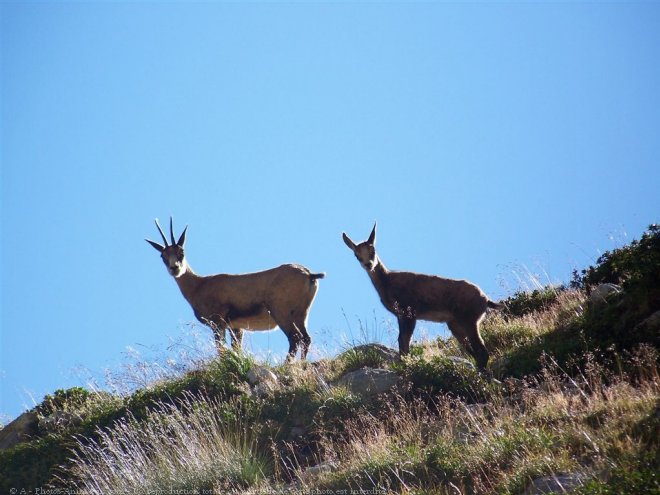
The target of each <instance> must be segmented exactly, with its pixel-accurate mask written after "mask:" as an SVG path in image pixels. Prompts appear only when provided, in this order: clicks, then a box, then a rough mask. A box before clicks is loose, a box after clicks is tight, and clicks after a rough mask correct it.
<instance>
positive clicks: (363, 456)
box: [0, 226, 660, 495]
mask: <svg viewBox="0 0 660 495" xmlns="http://www.w3.org/2000/svg"><path fill="white" fill-rule="evenodd" d="M659 237H660V232H659V231H658V229H657V227H655V226H652V227H651V228H650V229H649V231H648V232H647V233H645V234H644V236H643V237H642V239H641V240H640V241H635V242H634V243H632V244H631V245H629V246H626V247H624V248H622V249H621V250H615V251H613V252H611V253H606V254H605V255H603V257H601V259H600V260H599V262H598V264H597V265H596V266H595V267H591V268H590V269H588V270H585V271H584V272H583V273H582V275H579V274H576V276H575V278H574V281H573V283H572V287H571V288H564V287H561V288H556V287H547V288H545V289H543V290H539V291H534V292H531V293H518V294H514V295H513V296H512V297H511V298H509V299H508V300H507V306H508V311H505V312H501V313H492V314H490V315H489V316H488V317H487V319H486V320H485V321H484V324H483V328H482V334H483V337H484V340H485V343H486V346H487V348H488V349H489V350H490V351H491V355H492V362H491V365H490V368H491V372H492V374H493V377H494V379H493V378H491V377H487V376H484V375H481V374H479V373H478V372H476V371H475V370H474V368H473V367H472V366H469V365H466V364H464V362H462V361H460V360H456V359H450V358H449V356H459V357H465V358H466V357H468V356H466V355H465V354H464V353H463V351H462V349H461V348H460V347H459V346H458V344H457V343H456V342H455V341H454V340H453V339H448V340H443V339H438V340H436V341H432V342H426V343H424V344H423V345H417V346H414V347H413V349H412V352H411V355H410V356H408V357H407V358H406V359H404V360H402V361H400V362H390V361H389V360H388V359H387V358H386V357H384V356H383V355H382V354H381V353H379V352H376V351H374V350H373V349H370V348H361V349H349V350H348V351H347V352H345V353H344V354H342V355H340V356H337V357H335V358H333V359H328V360H322V361H320V362H317V363H293V364H290V365H285V366H280V367H269V366H266V365H258V364H257V363H255V362H254V360H253V359H252V358H251V357H249V356H245V355H236V354H233V353H227V354H226V355H225V356H224V357H223V358H221V359H215V360H213V361H211V362H208V363H205V364H203V365H200V366H198V367H197V368H196V369H195V370H193V371H189V372H186V373H183V374H182V375H181V376H179V377H178V378H175V379H168V380H165V381H161V382H158V383H155V384H153V385H152V386H150V387H147V388H144V389H140V390H137V391H135V392H134V393H132V394H130V395H126V396H117V395H112V394H107V393H91V392H88V391H86V390H84V389H81V388H75V389H70V390H67V391H58V392H56V393H55V394H53V395H52V396H48V397H46V399H45V400H44V401H43V402H42V404H40V405H39V406H38V407H37V408H35V412H37V414H39V415H40V416H42V417H44V418H51V419H52V418H55V417H57V418H61V421H59V422H53V421H51V422H50V423H48V422H42V423H41V424H42V426H40V432H39V435H38V436H37V438H35V439H34V440H32V441H30V442H28V443H24V444H19V445H17V446H15V447H13V448H11V449H8V450H5V451H0V493H9V491H10V489H11V488H17V489H19V491H20V490H21V489H26V490H29V489H32V490H35V489H37V488H45V487H47V486H49V485H50V486H53V487H59V488H78V489H79V490H82V491H84V492H88V493H99V494H100V493H103V494H106V493H156V492H164V493H167V492H169V491H172V490H183V491H185V492H187V493H209V492H216V493H227V492H230V493H231V492H234V493H249V492H252V493H263V492H270V493H273V492H282V493H284V492H302V493H310V492H314V491H315V490H326V491H328V492H333V491H334V492H337V491H339V490H345V489H353V490H366V491H369V490H371V493H420V494H421V493H438V494H450V493H451V494H456V493H461V494H468V493H469V494H493V493H499V494H512V495H513V494H520V493H523V492H524V490H525V489H526V487H527V486H528V485H529V484H530V482H531V481H532V480H534V479H536V478H539V477H543V476H550V475H558V474H561V473H572V474H573V475H575V476H577V477H579V478H580V479H581V486H580V487H579V488H576V490H575V492H574V493H577V494H579V495H600V494H615V493H616V494H626V493H627V494H638V493H645V494H646V493H651V494H653V493H660V481H659V480H658V476H657V472H658V470H659V468H660V456H659V455H658V453H659V449H658V439H659V438H660V394H659V389H660V379H659V376H658V366H657V364H658V332H657V328H656V330H655V331H654V330H653V329H652V328H649V327H648V326H645V325H644V324H641V322H642V321H644V320H645V319H646V318H647V317H648V316H649V315H650V314H652V313H653V312H655V311H657V310H658V309H660V302H659V301H658V300H657V294H658V290H657V289H658V285H657V284H660V282H659V281H658V280H657V277H658V276H660V242H658V238H659ZM656 268H657V269H658V270H657V271H655V269H656ZM601 282H610V283H618V284H620V285H622V286H623V287H624V291H623V292H622V293H621V294H618V295H615V296H614V297H613V298H612V299H610V300H608V304H607V305H606V306H604V307H603V306H601V307H600V308H596V307H595V306H594V305H592V304H590V303H589V295H588V294H589V291H590V289H591V288H592V287H593V286H594V285H597V284H598V283H601ZM257 366H261V367H267V368H269V369H271V371H273V372H274V374H275V375H276V376H277V379H278V380H277V382H278V385H277V386H276V387H273V388H271V389H267V390H265V391H263V392H262V393H256V392H255V390H254V389H253V388H252V389H251V387H250V385H249V383H248V372H249V370H250V369H252V368H255V367H257ZM363 366H367V367H378V368H388V369H389V370H390V371H393V372H395V373H397V374H398V375H399V376H400V377H401V385H400V386H399V387H397V388H396V389H394V390H393V391H392V392H391V393H390V394H386V395H384V396H379V397H362V396H359V395H356V394H354V393H351V392H350V391H349V390H347V389H346V388H342V387H333V386H330V385H331V384H332V383H334V382H336V380H337V379H338V378H339V377H341V376H342V375H343V374H344V373H346V372H349V371H353V370H357V369H360V368H362V367H363Z"/></svg>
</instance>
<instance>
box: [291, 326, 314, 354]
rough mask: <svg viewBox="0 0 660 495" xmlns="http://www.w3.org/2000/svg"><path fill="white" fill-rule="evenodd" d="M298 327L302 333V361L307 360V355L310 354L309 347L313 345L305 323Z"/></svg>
mask: <svg viewBox="0 0 660 495" xmlns="http://www.w3.org/2000/svg"><path fill="white" fill-rule="evenodd" d="M295 325H296V328H297V329H298V331H299V333H300V344H301V346H300V359H301V360H305V359H307V353H308V352H309V346H310V345H311V344H312V338H311V337H310V336H309V333H307V327H306V326H305V322H299V323H297V324H295Z"/></svg>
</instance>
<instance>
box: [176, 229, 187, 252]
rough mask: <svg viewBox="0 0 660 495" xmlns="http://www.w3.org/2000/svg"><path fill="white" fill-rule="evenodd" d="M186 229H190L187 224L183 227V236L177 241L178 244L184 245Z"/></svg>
mask: <svg viewBox="0 0 660 495" xmlns="http://www.w3.org/2000/svg"><path fill="white" fill-rule="evenodd" d="M186 230H188V226H187V225H186V228H185V229H183V232H181V237H179V240H178V241H176V245H177V246H179V247H183V245H184V244H185V243H186Z"/></svg>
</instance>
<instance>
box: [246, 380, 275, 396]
mask: <svg viewBox="0 0 660 495" xmlns="http://www.w3.org/2000/svg"><path fill="white" fill-rule="evenodd" d="M278 388H279V386H278V384H277V382H263V383H259V384H257V385H256V386H255V387H254V388H253V389H252V392H253V393H254V395H255V396H257V397H259V398H262V397H266V396H268V395H272V394H273V393H274V392H275V391H276V390H277V389H278Z"/></svg>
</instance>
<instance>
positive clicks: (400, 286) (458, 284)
mask: <svg viewBox="0 0 660 495" xmlns="http://www.w3.org/2000/svg"><path fill="white" fill-rule="evenodd" d="M342 236H343V238H344V242H345V243H346V245H347V246H348V247H349V248H350V249H351V250H352V251H353V253H354V254H355V257H356V258H357V259H358V261H359V262H360V264H361V265H362V267H363V268H364V269H365V270H366V271H367V273H368V275H369V278H370V279H371V282H372V283H373V284H374V287H375V288H376V291H377V292H378V295H379V296H380V300H381V302H382V303H383V305H384V306H385V308H387V310H388V311H390V312H392V313H393V314H394V315H395V316H396V317H397V319H398V322H399V353H400V354H401V355H405V354H407V353H408V351H409V350H410V339H411V337H412V334H413V331H414V330H415V324H416V323H417V320H426V321H435V322H438V323H447V326H448V327H449V330H451V333H452V334H453V335H454V337H456V339H457V340H458V341H459V342H460V343H461V344H462V345H463V347H465V349H466V350H467V351H468V352H469V353H470V354H471V355H472V356H473V357H474V359H475V360H476V362H477V366H478V367H479V369H485V368H486V364H487V363H488V351H487V350H486V346H484V341H483V340H482V338H481V335H479V323H480V322H481V320H482V319H483V317H484V315H485V313H486V308H494V309H500V308H502V307H503V306H501V305H500V304H497V303H494V302H493V301H491V300H489V299H488V297H487V296H486V295H485V294H484V293H483V292H482V291H481V289H479V287H477V286H476V285H474V284H472V283H470V282H468V281H466V280H452V279H449V278H442V277H437V276H434V275H423V274H420V273H412V272H398V271H390V270H388V269H387V268H386V267H385V265H383V263H382V261H381V260H380V258H379V257H378V255H377V254H376V248H375V246H376V225H375V224H374V228H373V230H372V231H371V235H370V236H369V239H367V240H366V241H364V242H362V243H360V244H357V245H356V244H355V243H354V242H353V241H352V240H351V239H350V238H349V237H348V236H347V235H346V234H342Z"/></svg>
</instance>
